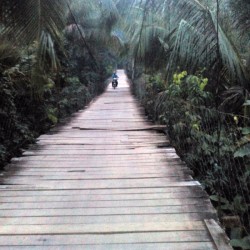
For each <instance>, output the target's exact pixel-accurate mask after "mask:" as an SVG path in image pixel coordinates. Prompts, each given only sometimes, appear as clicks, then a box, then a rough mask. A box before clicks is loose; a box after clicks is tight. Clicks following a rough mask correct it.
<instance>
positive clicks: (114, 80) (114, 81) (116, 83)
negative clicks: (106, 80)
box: [112, 78, 118, 89]
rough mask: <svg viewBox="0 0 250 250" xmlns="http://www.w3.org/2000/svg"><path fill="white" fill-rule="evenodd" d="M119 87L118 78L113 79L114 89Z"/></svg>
mask: <svg viewBox="0 0 250 250" xmlns="http://www.w3.org/2000/svg"><path fill="white" fill-rule="evenodd" d="M117 86H118V78H113V80H112V87H113V88H114V89H115V88H116V87H117Z"/></svg>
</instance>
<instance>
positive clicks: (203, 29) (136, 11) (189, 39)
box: [127, 0, 249, 89]
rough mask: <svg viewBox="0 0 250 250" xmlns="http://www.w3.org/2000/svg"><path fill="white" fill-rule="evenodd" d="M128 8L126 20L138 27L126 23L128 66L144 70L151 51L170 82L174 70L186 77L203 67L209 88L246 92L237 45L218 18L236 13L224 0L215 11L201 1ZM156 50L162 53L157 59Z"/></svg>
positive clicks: (177, 0)
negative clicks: (141, 66) (235, 87)
mask: <svg viewBox="0 0 250 250" xmlns="http://www.w3.org/2000/svg"><path fill="white" fill-rule="evenodd" d="M130 2H131V1H130ZM206 3H210V4H206ZM131 7H132V11H130V13H128V15H129V16H131V15H133V16H134V17H135V16H138V17H139V18H137V22H138V25H137V28H135V27H134V26H135V25H134V23H132V22H130V23H129V22H128V21H129V20H134V19H133V18H130V19H127V24H128V25H127V26H128V28H127V31H128V36H129V37H130V39H129V40H130V41H132V42H131V52H132V55H131V57H132V61H136V62H139V61H140V63H143V64H144V65H145V63H144V62H143V60H145V56H146V55H147V54H148V53H150V52H151V54H156V55H157V58H158V60H164V61H165V66H166V68H167V73H168V79H169V80H170V79H171V78H172V75H173V73H174V71H176V70H177V67H178V68H180V69H181V70H182V69H185V70H188V71H189V72H190V73H195V71H196V70H197V69H203V68H205V69H206V72H207V75H208V76H210V78H211V79H212V82H213V83H214V86H213V88H214V87H216V88H222V89H225V88H228V87H230V86H232V85H235V84H239V85H241V86H243V87H245V88H249V86H248V80H249V75H248V73H247V70H246V67H245V66H244V64H243V63H242V58H241V56H240V54H239V51H238V47H237V44H236V43H235V41H234V40H233V39H232V37H231V36H230V33H228V32H227V31H228V25H227V29H226V28H225V27H226V24H225V22H222V20H224V18H223V17H222V16H220V15H222V14H223V12H221V9H222V8H227V10H228V12H227V14H228V13H230V14H232V16H233V15H235V14H236V12H235V11H234V12H233V11H231V9H230V11H229V7H230V5H229V4H228V1H226V0H224V1H220V4H219V2H218V6H217V5H216V4H211V2H210V1H201V0H192V1H186V0H184V1H183V0H175V1H172V0H160V1H157V3H156V2H154V1H150V0H143V1H136V0H135V1H133V3H131ZM145 13H146V14H145ZM155 40H158V44H157V47H155V46H152V44H153V43H155ZM152 50H153V51H152ZM157 51H160V52H162V51H165V53H159V54H161V56H159V55H158V54H157V53H155V52H157ZM141 59H143V60H141ZM150 62H151V65H148V66H149V67H152V66H153V65H152V64H153V63H154V60H152V58H150ZM146 66H147V64H146ZM218 79H219V81H220V86H218Z"/></svg>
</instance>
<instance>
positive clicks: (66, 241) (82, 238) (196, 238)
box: [0, 231, 210, 246]
mask: <svg viewBox="0 0 250 250" xmlns="http://www.w3.org/2000/svg"><path fill="white" fill-rule="evenodd" d="M209 241H210V236H209V235H208V233H207V232H206V231H185V232H183V231H177V232H164V233H137V234H132V233H123V234H117V235H110V234H107V235H91V237H89V236H87V235H54V236H50V235H37V236H25V237H24V236H12V237H9V238H7V239H6V238H5V237H3V236H0V244H1V243H2V244H4V245H5V246H13V245H18V246H33V245H40V244H42V245H45V246H56V245H57V246H58V245H61V246H63V245H75V244H78V245H80V244H81V245H89V244H117V243H118V244H119V243H120V244H126V243H127V244H129V243H130V244H132V243H157V242H173V243H174V242H186V243H187V242H209Z"/></svg>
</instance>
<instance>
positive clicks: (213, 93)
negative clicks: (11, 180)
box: [0, 0, 250, 249]
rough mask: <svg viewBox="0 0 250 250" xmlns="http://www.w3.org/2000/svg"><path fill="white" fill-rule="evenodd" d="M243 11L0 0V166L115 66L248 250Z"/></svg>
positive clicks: (234, 5)
mask: <svg viewBox="0 0 250 250" xmlns="http://www.w3.org/2000/svg"><path fill="white" fill-rule="evenodd" d="M249 13H250V2H249V0H239V1H233V0H215V1H211V0H157V1H155V0H101V1H100V0H92V1H87V0H68V1H67V0H60V1H59V0H53V1H52V0H43V1H41V0H22V1H19V0H12V1H10V0H2V1H1V3H0V95H1V96H0V97H1V98H0V139H1V146H0V164H1V166H3V165H4V163H5V162H6V161H7V160H8V159H10V158H11V156H13V155H15V154H16V153H18V152H19V151H20V148H23V147H25V145H27V144H28V143H30V142H32V141H34V138H35V137H36V136H38V135H39V134H40V133H43V132H45V131H46V130H47V129H49V128H50V127H51V126H54V125H55V124H56V123H58V122H59V121H60V120H61V119H62V118H63V117H65V116H66V115H69V114H70V113H71V112H74V111H76V110H78V109H80V108H83V107H84V106H85V105H86V104H87V103H88V102H89V101H90V100H91V99H92V98H94V97H95V96H96V95H98V94H100V93H101V92H102V91H103V90H104V89H105V84H103V80H104V79H105V77H107V76H108V75H109V74H110V73H111V71H112V70H113V69H114V68H116V67H117V66H118V65H122V66H126V68H127V72H128V74H129V76H130V77H131V78H132V80H133V83H134V84H133V90H134V93H135V94H136V95H137V97H138V98H139V99H140V100H141V102H142V104H143V105H144V106H145V109H146V111H147V113H148V115H149V117H150V118H151V119H152V120H154V121H157V122H161V123H163V124H166V126H167V128H168V135H169V138H170V139H171V142H172V145H174V146H175V148H176V150H177V152H178V153H179V155H180V156H181V158H182V159H183V160H185V161H186V162H187V164H188V165H189V167H190V168H192V169H193V171H194V173H195V174H196V177H197V178H199V179H200V180H201V182H202V183H203V185H204V187H205V188H206V189H207V190H208V191H209V192H210V194H211V200H212V201H213V202H214V204H215V205H216V206H217V207H218V211H219V214H220V216H221V218H222V221H223V223H224V225H225V226H226V227H227V230H228V232H229V234H230V235H231V238H232V244H233V245H234V246H235V247H239V249H240V248H241V249H249V238H248V237H249V232H250V220H249V217H250V215H249V202H250V200H249V197H250V193H249V189H250V179H249V176H250V175H249V173H250V169H249V166H250V155H249V148H250V146H249V145H250V140H249V134H250V129H249V127H250V122H249V114H250V101H249V99H250V97H249V91H250V84H249V82H250V74H249V72H250V50H249V45H250V43H249V38H250V15H249ZM118 57H119V60H118ZM228 216H229V218H230V219H231V220H233V221H234V223H231V224H230V223H228V222H227V219H226V218H228Z"/></svg>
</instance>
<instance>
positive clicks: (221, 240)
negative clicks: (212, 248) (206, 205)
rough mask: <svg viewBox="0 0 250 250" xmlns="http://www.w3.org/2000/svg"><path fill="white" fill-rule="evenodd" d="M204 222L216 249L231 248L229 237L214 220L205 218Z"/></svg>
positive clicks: (225, 249) (231, 249)
mask: <svg viewBox="0 0 250 250" xmlns="http://www.w3.org/2000/svg"><path fill="white" fill-rule="evenodd" d="M205 223H206V226H207V228H208V231H209V233H210V235H211V237H212V239H213V241H214V244H215V245H216V247H217V249H218V250H233V248H232V246H231V245H230V240H229V238H228V237H227V236H226V234H225V232H224V231H223V230H222V228H221V227H220V226H219V225H218V224H217V223H216V221H215V220H213V219H210V220H205Z"/></svg>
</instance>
